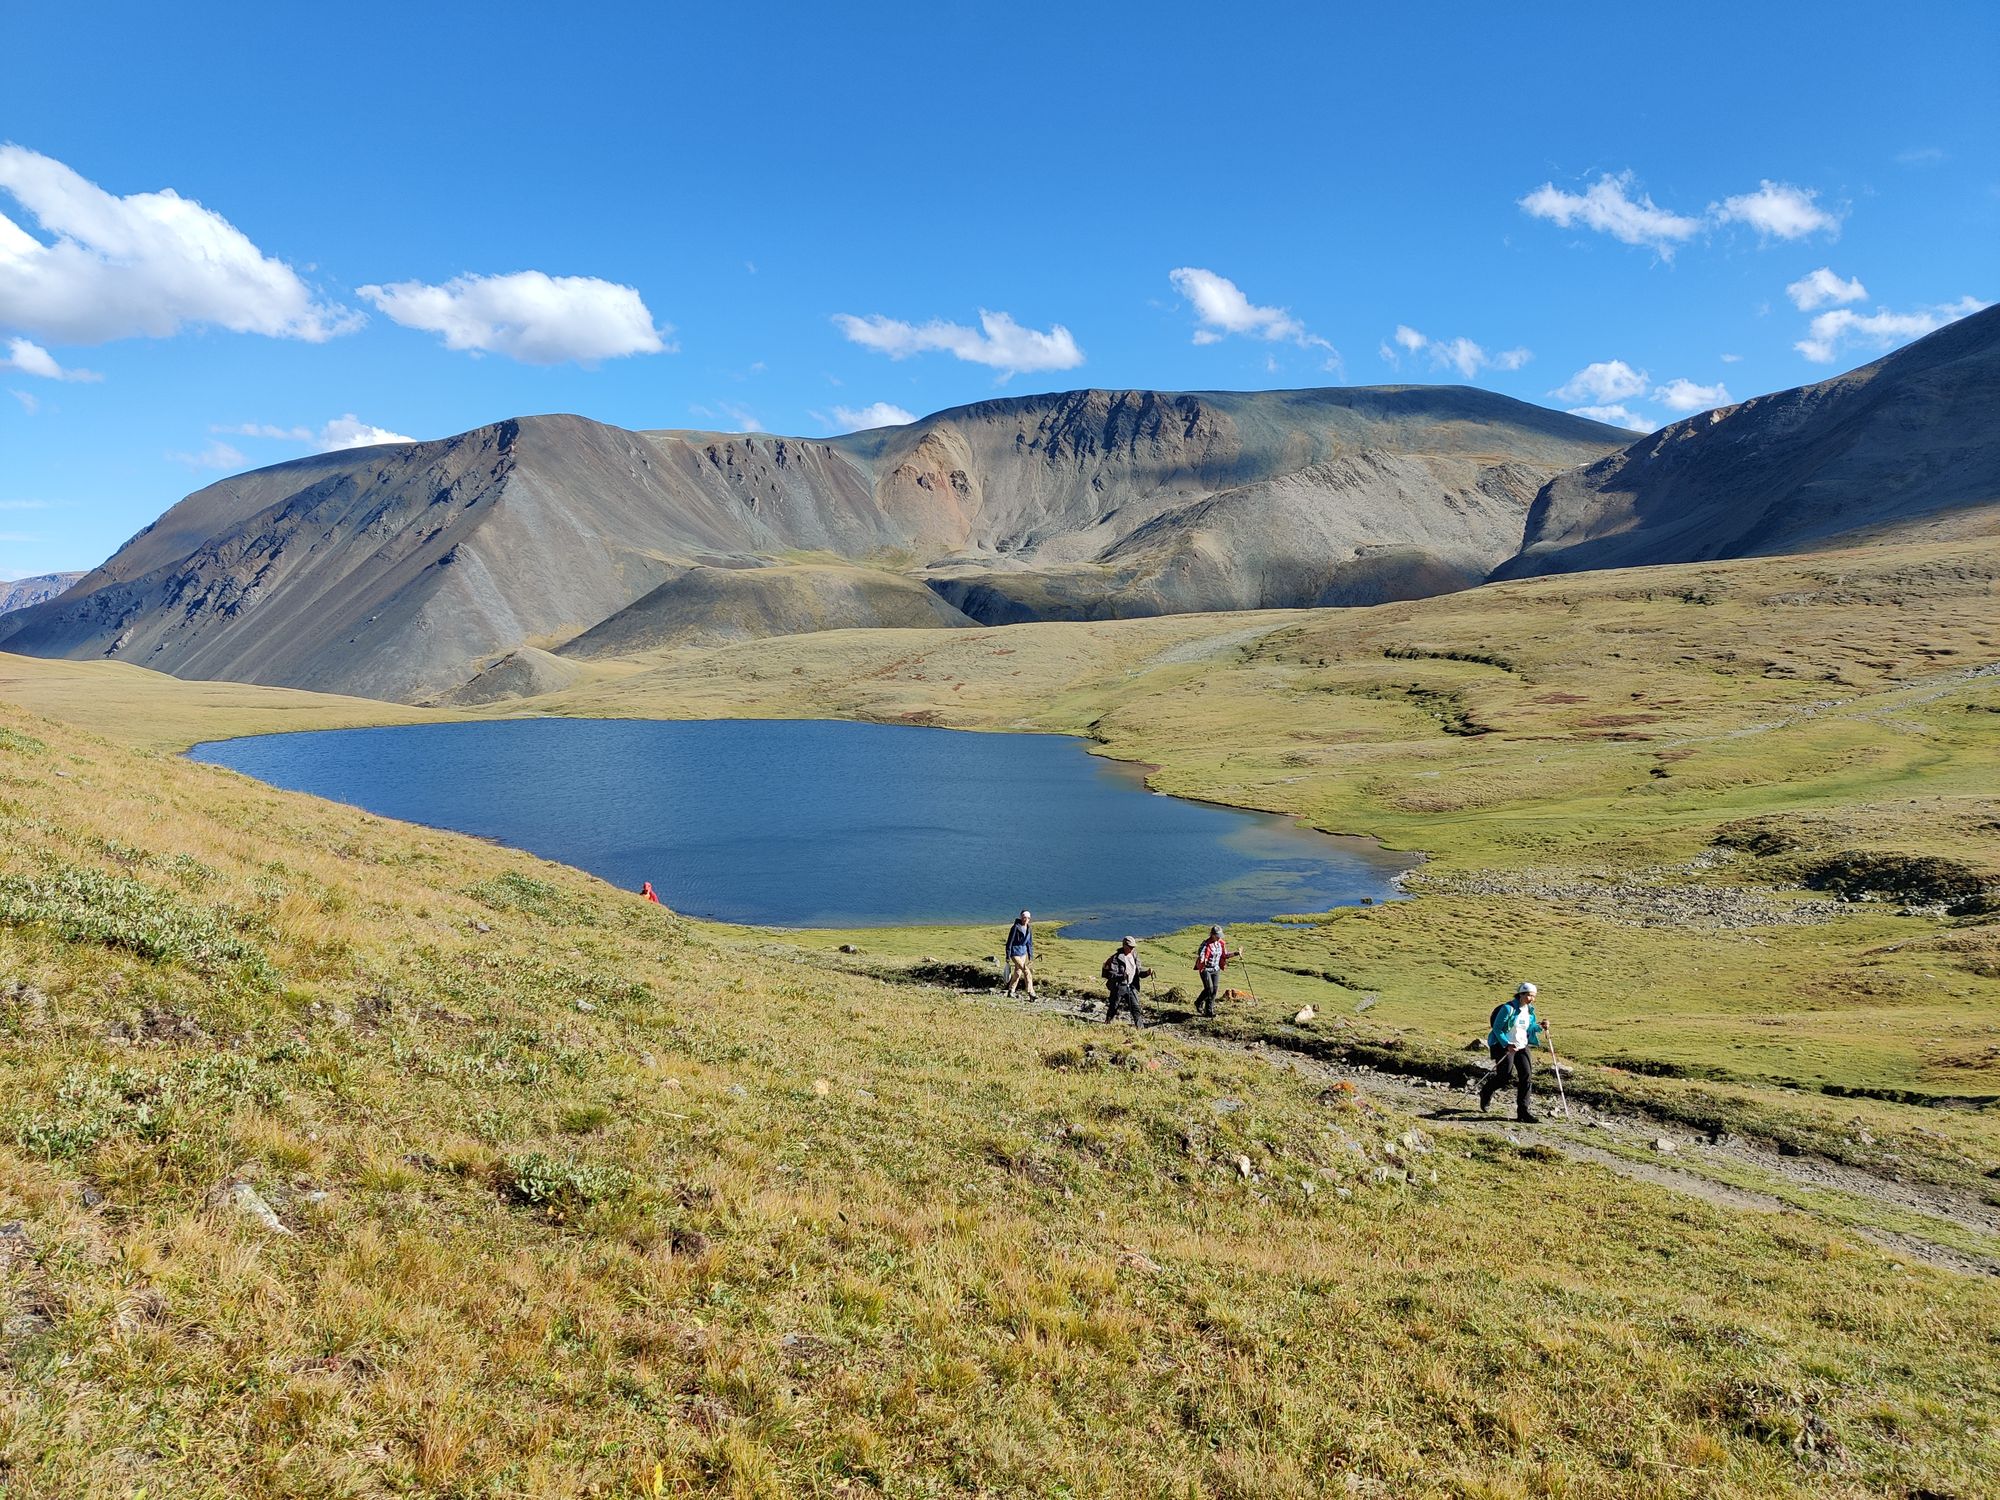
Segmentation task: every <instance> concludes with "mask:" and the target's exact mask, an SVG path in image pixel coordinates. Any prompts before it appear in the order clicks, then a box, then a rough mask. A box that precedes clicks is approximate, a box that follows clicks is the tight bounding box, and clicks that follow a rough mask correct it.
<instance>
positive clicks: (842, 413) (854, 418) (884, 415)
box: [833, 401, 917, 432]
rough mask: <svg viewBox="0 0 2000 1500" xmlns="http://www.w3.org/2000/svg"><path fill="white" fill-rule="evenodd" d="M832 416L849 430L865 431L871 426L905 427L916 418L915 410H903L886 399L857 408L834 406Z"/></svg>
mask: <svg viewBox="0 0 2000 1500" xmlns="http://www.w3.org/2000/svg"><path fill="white" fill-rule="evenodd" d="M833 416H834V420H835V421H836V422H838V423H839V424H840V425H841V426H842V427H843V428H845V429H846V430H847V431H849V432H866V431H867V430H868V429H869V428H871V427H907V426H909V425H910V423H912V422H914V421H916V420H917V414H916V413H915V412H911V411H904V410H903V408H902V407H900V406H895V405H892V404H891V403H889V402H887V401H876V402H872V403H870V404H869V405H867V406H864V407H861V408H859V409H858V410H857V409H856V408H854V407H852V406H836V407H835V408H834V409H833Z"/></svg>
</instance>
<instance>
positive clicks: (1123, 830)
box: [188, 719, 1411, 938]
mask: <svg viewBox="0 0 2000 1500" xmlns="http://www.w3.org/2000/svg"><path fill="white" fill-rule="evenodd" d="M188 753H189V755H190V756H191V758H193V759H195V760H200V761H207V762H210V763H212V764H215V765H222V766H229V767H232V768H233V769H235V770H238V771H242V772H244V773H245V774H247V775H250V776H254V777H256V778H257V779H258V780H260V781H266V782H269V783H271V784H272V785H274V786H280V787H286V788H289V789H291V790H293V791H301V792H311V793H313V794H314V795H316V796H320V797H328V798H332V799H333V800H334V801H337V802H347V803H352V804H354V805H355V806H358V807H364V808H366V809H368V810H369V811H370V812H373V813H379V814H381V815H382V816H384V817H390V818H400V819H404V820H406V821H409V822H413V823H425V824H430V825H432V826H433V827H438V828H449V829H454V830H456V831H458V832H460V833H470V834H476V835H479V836H481V837H484V838H490V839H495V840H498V841H499V842H501V843H504V844H511V845H513V846H514V847H516V848H520V849H526V850H528V851H530V852H531V853H534V854H539V855H541V856H543V857H544V858H546V859H552V860H559V861H561V862H562V863H564V864H569V865H575V866H577V867H578V868H580V869H584V870H588V871H590V872H591V873H592V874H594V875H598V876H601V877H602V878H603V879H605V880H608V881H610V882H611V883H612V884H614V885H620V886H624V887H626V888H628V889H631V890H636V889H638V886H639V883H640V882H641V881H642V880H650V881H652V882H653V886H654V889H655V890H657V891H658V892H659V894H660V899H661V900H662V901H664V902H666V903H667V905H669V906H671V907H673V908H675V909H676V910H678V911H683V912H686V913H687V914H689V915H690V916H697V917H708V918H713V919H716V920H719V921H725V922H744V923H755V924H758V925H764V926H780V927H882V926H915V925H925V924H933V923H935V924H956V923H965V922H987V923H993V924H996V925H997V926H998V927H1000V928H1003V929H1004V927H1005V925H1006V923H1007V922H1008V920H1009V919H1010V918H1011V917H1012V916H1013V914H1014V913H1015V912H1017V911H1019V910H1020V909H1021V908H1022V907H1024V906H1025V907H1029V908H1031V909H1032V910H1033V911H1034V913H1035V916H1036V919H1037V920H1038V921H1050V920H1053V921H1060V922H1063V923H1064V924H1066V927H1067V930H1068V931H1069V932H1070V933H1072V934H1074V935H1076V936H1080V937H1110V938H1116V937H1117V936H1119V935H1120V934H1122V933H1125V932H1133V933H1139V934H1146V935H1151V934H1154V933H1160V932H1167V931H1171V930H1173V929H1176V928H1181V927H1186V926H1189V925H1191V924H1194V923H1198V922H1223V923H1228V922H1243V921H1261V920H1264V919H1267V918H1270V917H1273V916H1277V915H1279V914H1281V913H1289V912H1319V911H1327V910H1330V909H1331V908H1333V907H1335V906H1344V905H1352V904H1354V903H1357V902H1359V901H1360V900H1361V899H1362V898H1363V897H1368V898H1372V899H1374V900H1377V901H1381V900H1387V899H1390V898H1393V897H1394V896H1395V895H1396V894H1397V892H1396V890H1395V887H1394V886H1393V885H1392V884H1391V878H1392V877H1393V876H1395V875H1396V874H1397V873H1398V872H1400V871H1402V870H1405V869H1407V868H1409V866H1410V864H1411V861H1410V859H1409V858H1408V857H1406V856H1402V855H1395V854H1389V853H1386V852H1385V851H1383V850H1382V849H1380V848H1378V847H1377V846H1376V845H1375V844H1374V843H1372V842H1371V841H1369V840H1365V839H1352V838H1335V837H1332V836H1329V835H1327V834H1322V833H1316V832H1314V831H1312V830H1310V829H1304V828H1300V827H1298V826H1297V825H1295V824H1294V823H1292V822H1291V820H1289V819H1287V818H1279V817H1272V816H1269V815H1267V814H1263V813H1249V812H1239V811H1236V810H1234V809H1230V808H1224V807H1216V806H1212V805H1209V804H1206V803H1198V802H1185V801H1181V800H1178V799H1176V798H1172V797H1164V796H1160V795H1158V794H1157V793H1154V792H1150V791H1148V790H1147V789H1146V787H1145V784H1144V782H1143V781H1142V779H1141V776H1140V773H1139V772H1138V771H1136V770H1135V769H1133V768H1131V767H1127V766H1121V765H1119V764H1118V763H1116V762H1113V761H1108V760H1104V759H1102V758H1100V757H1097V756H1093V755H1090V754H1089V753H1088V752H1087V751H1086V750H1085V748H1084V746H1083V744H1082V742H1081V741H1078V740H1074V739H1066V738H1062V737H1060V736H1055V735H1035V734H967V733H962V732H957V731H953V730H946V729H922V728H914V727H905V726H900V725H883V724H854V723H846V722H836V721H832V720H796V719H794V720H769V719H762V720H758V719H734V720H704V721H698V722H663V721H659V720H648V719H510V720H499V721H492V722H487V723H473V724H424V725H412V726H399V727H395V728H386V729H332V730H320V731H312V732H306V733H298V734H274V735H262V736H257V737H254V738H249V739H239V740H223V741H217V742H214V743H211V744H205V745H197V746H196V747H195V748H194V749H193V750H191V751H189V752H188Z"/></svg>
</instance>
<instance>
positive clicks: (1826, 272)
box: [1785, 266, 1868, 312]
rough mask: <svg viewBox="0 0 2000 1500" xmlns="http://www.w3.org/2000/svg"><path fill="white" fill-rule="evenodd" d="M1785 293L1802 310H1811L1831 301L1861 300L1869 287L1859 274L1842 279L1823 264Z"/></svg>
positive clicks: (1802, 277) (1865, 295)
mask: <svg viewBox="0 0 2000 1500" xmlns="http://www.w3.org/2000/svg"><path fill="white" fill-rule="evenodd" d="M1785 295H1786V296H1788V297H1790V298H1791V299H1792V306H1794V307H1796V308H1797V309H1798V310H1799V311H1800V312H1811V311H1812V310H1813V309H1814V308H1815V307H1825V306H1827V305H1828V304H1829V303H1834V302H1860V301H1862V300H1863V299H1864V298H1866V297H1867V295H1868V289H1867V288H1866V287H1864V286H1863V285H1862V284H1861V278H1860V277H1858V276H1850V277H1849V278H1848V279H1847V280H1845V281H1842V280H1841V279H1840V278H1839V277H1838V276H1836V275H1834V274H1833V270H1832V268H1831V267H1829V266H1821V267H1820V268H1819V269H1818V270H1817V271H1811V272H1808V273H1807V274H1806V275H1804V276H1801V277H1800V278H1799V279H1798V280H1797V281H1794V282H1793V283H1791V285H1789V286H1787V287H1786V288H1785Z"/></svg>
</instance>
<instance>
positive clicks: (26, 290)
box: [0, 145, 361, 344]
mask: <svg viewBox="0 0 2000 1500" xmlns="http://www.w3.org/2000/svg"><path fill="white" fill-rule="evenodd" d="M0 192H5V193H6V194H8V195H9V196H11V197H12V198H13V199H14V201H15V202H16V203H18V204H20V205H21V207H22V208H23V209H25V210H26V211H27V213H28V214H29V215H31V216H32V217H33V219H34V221H35V223H36V225H37V227H38V228H39V229H40V230H41V231H42V233H43V234H44V235H46V236H48V238H47V239H46V240H44V239H38V238H36V237H35V236H34V235H32V234H30V233H28V231H27V230H25V229H23V228H22V227H21V226H20V225H19V224H17V223H16V222H15V221H14V220H12V219H10V218H8V217H7V216H6V215H5V214H0V325H5V326H7V327H10V328H18V329H21V330H23V331H24V332H27V333H31V334H35V335H38V336H39V337H42V338H46V339H52V340H54V341H56V342H58V343H70V344H101V343H104V342H106V341H107V340H110V339H122V338H139V337H147V338H165V337H166V336H167V335H169V334H172V333H175V332H177V331H178V330H180V329H182V328H184V327H195V326H202V325H212V326H215V327H219V328H227V329H230V330H231V331H233V332H236V333H260V334H264V335H266V336H267V337H270V338H288V339H305V340H307V341H309V342H312V343H320V342H322V341H324V340H326V339H330V338H332V337H334V336H335V335H337V334H342V333H347V332H349V331H350V330H352V329H354V328H356V327H358V326H360V321H361V320H360V318H359V316H358V315H357V314H355V313H353V312H352V311H350V310H349V309H347V308H345V307H342V306H340V305H339V304H337V303H329V302H322V301H320V300H318V299H317V298H316V297H315V296H314V295H313V293H312V290H311V289H310V288H309V287H307V286H306V284H305V282H303V281H302V280H300V279H299V275H298V273H297V272H296V271H294V270H293V269H292V268H291V267H290V266H289V265H287V264H285V262H283V261H281V260H277V259H275V258H273V257H271V256H268V255H266V254H264V253H263V251H261V250H259V249H258V248H257V247H256V246H255V245H254V244H252V243H251V241H250V239H249V237H248V236H246V235H245V234H244V233H243V232H242V231H241V230H239V229H237V228H236V227H235V226H234V225H233V224H231V223H230V222H229V221H228V220H227V219H225V218H223V217H222V216H221V215H220V214H218V213H215V212H213V211H211V210H209V209H206V208H203V207H202V206H201V205H200V204H199V203H197V202H195V201H194V200H193V199H191V198H183V197H181V195H180V194H178V193H176V192H175V191H174V190H173V189H172V188H162V189H161V190H160V191H158V192H153V193H133V194H131V195H129V196H127V197H123V198H121V197H118V196H116V195H114V194H111V193H107V192H106V191H104V189H103V188H101V187H99V186H97V184H95V183H93V182H90V181H87V180H86V179H84V178H83V177H81V176H79V175H78V174H77V173H76V172H73V171H71V170H70V168H68V167H66V166H64V165H63V164H62V163H61V162H59V161H55V160H53V159H52V158H50V157H46V156H43V155H40V154H39V153H37V152H34V151H30V150H27V149H26V148H25V147H21V146H12V145H4V146H0Z"/></svg>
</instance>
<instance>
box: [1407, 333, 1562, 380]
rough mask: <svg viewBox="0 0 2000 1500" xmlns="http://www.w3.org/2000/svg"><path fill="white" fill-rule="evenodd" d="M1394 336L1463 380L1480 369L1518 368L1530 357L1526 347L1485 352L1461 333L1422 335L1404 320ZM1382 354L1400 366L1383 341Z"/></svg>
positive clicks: (1436, 365)
mask: <svg viewBox="0 0 2000 1500" xmlns="http://www.w3.org/2000/svg"><path fill="white" fill-rule="evenodd" d="M1394 337H1395V340H1396V343H1397V344H1398V345H1399V346H1400V347H1401V348H1403V349H1405V350H1408V351H1409V352H1410V353H1412V354H1416V353H1420V352H1425V353H1428V354H1429V355H1430V360H1431V364H1432V365H1433V366H1434V367H1435V368H1437V369H1440V370H1456V371H1458V373H1459V377H1460V378H1461V379H1464V380H1470V379H1472V377H1473V376H1475V375H1477V374H1478V373H1479V372H1480V371H1481V370H1518V369H1520V368H1521V366H1523V365H1525V364H1526V363H1527V362H1528V361H1529V360H1531V359H1533V358H1534V355H1532V354H1531V353H1529V352H1528V351H1527V350H1526V349H1503V350H1501V351H1500V352H1499V353H1498V354H1488V353H1487V352H1486V350H1485V349H1484V348H1483V347H1481V346H1480V345H1478V344H1475V343H1474V342H1473V341H1472V340H1471V339H1468V338H1464V337H1460V338H1455V339H1433V338H1426V337H1425V336H1424V335H1423V334H1421V333H1419V332H1417V330H1416V329H1414V328H1412V327H1410V325H1409V324H1407V323H1398V324H1397V325H1396V332H1395V335H1394ZM1382 357H1383V358H1384V359H1385V360H1387V361H1388V362H1389V363H1390V364H1391V365H1396V366H1400V365H1401V363H1402V361H1401V360H1400V359H1399V358H1398V357H1397V354H1396V351H1395V350H1394V349H1391V348H1390V347H1389V346H1388V345H1387V344H1384V345H1383V346H1382Z"/></svg>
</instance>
